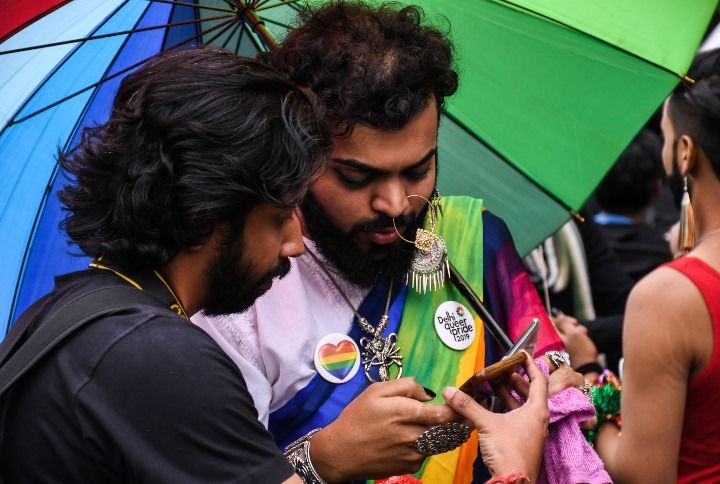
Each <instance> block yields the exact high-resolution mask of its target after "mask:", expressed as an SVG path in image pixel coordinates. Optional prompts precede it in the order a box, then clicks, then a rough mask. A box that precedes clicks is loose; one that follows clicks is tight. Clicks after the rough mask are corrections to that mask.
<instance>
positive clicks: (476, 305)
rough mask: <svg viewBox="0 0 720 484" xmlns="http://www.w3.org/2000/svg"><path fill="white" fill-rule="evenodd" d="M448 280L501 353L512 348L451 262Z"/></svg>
mask: <svg viewBox="0 0 720 484" xmlns="http://www.w3.org/2000/svg"><path fill="white" fill-rule="evenodd" d="M450 280H451V281H452V283H453V284H454V285H455V287H457V289H458V291H460V293H461V294H462V295H463V296H465V299H467V300H468V302H469V303H470V305H471V306H472V307H473V309H475V311H476V312H477V313H478V314H480V317H481V318H482V320H483V321H484V323H485V328H486V329H487V330H488V331H489V332H490V334H491V335H492V337H493V338H495V341H497V342H498V344H499V345H500V347H501V348H502V349H503V352H506V351H508V350H509V349H510V348H511V347H512V341H511V340H510V338H509V337H508V335H507V334H505V331H503V329H502V328H501V327H500V325H499V324H498V322H497V321H495V318H493V317H492V315H491V314H490V311H488V309H487V308H486V307H485V305H484V304H483V303H482V301H481V300H480V298H479V297H478V296H477V294H475V291H473V289H472V287H470V284H468V283H467V281H466V280H465V279H464V278H463V276H462V275H461V274H460V272H458V270H457V269H456V268H455V266H454V265H453V264H452V262H450Z"/></svg>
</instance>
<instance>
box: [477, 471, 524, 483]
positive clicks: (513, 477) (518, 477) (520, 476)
mask: <svg viewBox="0 0 720 484" xmlns="http://www.w3.org/2000/svg"><path fill="white" fill-rule="evenodd" d="M530 483H531V481H530V477H528V475H527V472H519V471H514V472H511V473H509V474H506V475H502V476H493V477H491V478H490V480H489V481H487V482H486V484H530Z"/></svg>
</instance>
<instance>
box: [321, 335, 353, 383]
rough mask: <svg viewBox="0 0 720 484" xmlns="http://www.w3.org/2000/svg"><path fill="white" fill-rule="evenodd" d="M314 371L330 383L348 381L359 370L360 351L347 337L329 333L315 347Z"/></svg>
mask: <svg viewBox="0 0 720 484" xmlns="http://www.w3.org/2000/svg"><path fill="white" fill-rule="evenodd" d="M313 359H314V361H315V370H316V371H317V372H318V374H319V375H320V376H321V377H323V378H324V379H325V380H327V381H329V382H330V383H345V382H346V381H349V380H350V379H351V378H352V377H354V376H355V374H356V373H357V371H358V368H360V350H359V348H358V346H357V344H356V343H355V341H353V339H352V338H350V337H349V336H348V335H346V334H343V333H330V334H328V335H325V336H324V337H323V338H322V339H321V340H320V341H319V342H318V344H317V345H315V354H314V357H313Z"/></svg>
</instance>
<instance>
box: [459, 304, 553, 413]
mask: <svg viewBox="0 0 720 484" xmlns="http://www.w3.org/2000/svg"><path fill="white" fill-rule="evenodd" d="M539 327H540V320H539V319H537V318H534V319H533V320H532V321H531V322H530V325H529V326H528V327H527V329H526V330H525V332H523V334H521V335H520V337H519V338H518V340H517V341H516V342H515V344H513V345H512V347H511V348H510V349H509V350H508V352H507V353H505V356H503V358H502V359H501V360H500V361H498V362H497V363H493V364H492V365H490V366H488V367H486V368H483V369H482V370H480V371H479V372H477V373H475V374H474V375H473V376H471V377H470V378H468V379H467V381H466V382H465V383H463V384H462V386H460V390H462V391H463V392H465V393H467V394H468V395H470V396H471V397H473V398H474V399H475V400H476V401H478V402H480V403H482V402H484V401H485V400H487V399H488V398H489V397H492V396H493V390H492V387H491V386H490V382H491V381H493V382H501V381H502V380H503V379H505V378H509V377H510V375H511V374H513V373H514V372H515V369H516V368H517V366H518V365H520V364H522V363H524V362H525V360H526V359H527V355H526V354H525V353H521V352H520V351H521V350H525V351H527V352H528V353H529V354H531V355H532V354H533V353H534V350H535V342H536V340H537V332H538V328H539Z"/></svg>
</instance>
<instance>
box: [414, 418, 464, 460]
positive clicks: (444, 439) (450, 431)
mask: <svg viewBox="0 0 720 484" xmlns="http://www.w3.org/2000/svg"><path fill="white" fill-rule="evenodd" d="M469 438H470V426H469V425H466V424H464V423H459V422H451V423H447V424H443V425H436V426H434V427H430V428H429V429H427V430H426V431H425V432H423V433H422V434H421V435H420V437H418V439H417V440H416V441H415V449H417V451H418V452H420V453H421V454H422V455H424V456H425V457H429V456H431V455H435V454H444V453H445V452H450V451H451V450H453V449H455V448H457V447H460V446H461V445H462V444H464V443H465V442H466V441H467V439H469Z"/></svg>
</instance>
